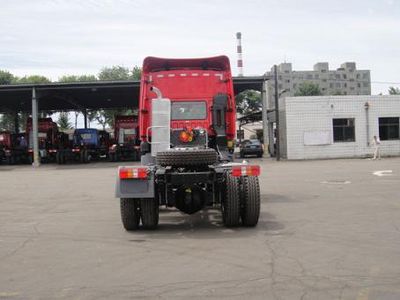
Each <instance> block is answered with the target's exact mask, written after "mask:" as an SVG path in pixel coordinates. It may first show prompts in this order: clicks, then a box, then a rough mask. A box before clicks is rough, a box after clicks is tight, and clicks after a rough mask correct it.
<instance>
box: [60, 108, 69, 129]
mask: <svg viewBox="0 0 400 300" xmlns="http://www.w3.org/2000/svg"><path fill="white" fill-rule="evenodd" d="M57 124H58V127H59V128H60V129H61V130H68V129H71V128H72V124H71V122H70V121H69V115H68V112H65V111H62V112H60V115H59V116H58V120H57Z"/></svg>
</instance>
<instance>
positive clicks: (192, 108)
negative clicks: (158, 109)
mask: <svg viewBox="0 0 400 300" xmlns="http://www.w3.org/2000/svg"><path fill="white" fill-rule="evenodd" d="M205 118H207V106H206V102H205V101H193V102H191V101H175V102H172V104H171V119H172V120H204V119H205Z"/></svg>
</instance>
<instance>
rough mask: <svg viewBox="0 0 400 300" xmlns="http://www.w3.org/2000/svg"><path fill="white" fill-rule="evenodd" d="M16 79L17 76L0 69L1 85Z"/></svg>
mask: <svg viewBox="0 0 400 300" xmlns="http://www.w3.org/2000/svg"><path fill="white" fill-rule="evenodd" d="M14 80H15V76H14V75H13V74H11V73H10V72H8V71H5V70H0V85H3V84H11V83H13V82H14Z"/></svg>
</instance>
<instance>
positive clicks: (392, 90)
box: [389, 86, 400, 95]
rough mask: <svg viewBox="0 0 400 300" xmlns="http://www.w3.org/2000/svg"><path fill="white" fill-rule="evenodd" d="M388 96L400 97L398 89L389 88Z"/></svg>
mask: <svg viewBox="0 0 400 300" xmlns="http://www.w3.org/2000/svg"><path fill="white" fill-rule="evenodd" d="M389 95H400V89H399V88H395V87H393V86H391V87H390V88H389Z"/></svg>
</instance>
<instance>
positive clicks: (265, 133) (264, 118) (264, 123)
mask: <svg viewBox="0 0 400 300" xmlns="http://www.w3.org/2000/svg"><path fill="white" fill-rule="evenodd" d="M261 100H262V127H263V144H264V155H265V154H266V153H268V151H267V149H268V116H267V84H266V81H265V80H264V81H263V84H262V90H261Z"/></svg>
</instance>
